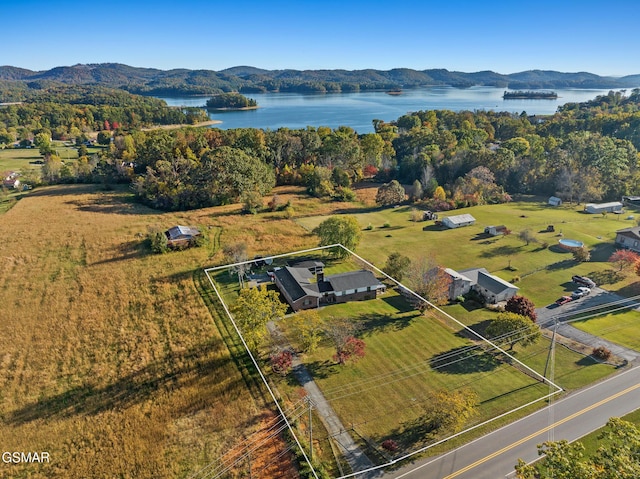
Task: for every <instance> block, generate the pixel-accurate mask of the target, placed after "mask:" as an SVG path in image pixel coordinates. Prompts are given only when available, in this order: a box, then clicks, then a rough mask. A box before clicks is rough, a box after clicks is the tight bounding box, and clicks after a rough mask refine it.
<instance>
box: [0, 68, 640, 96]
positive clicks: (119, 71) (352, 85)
mask: <svg viewBox="0 0 640 479" xmlns="http://www.w3.org/2000/svg"><path fill="white" fill-rule="evenodd" d="M0 81H3V82H20V83H25V84H27V85H29V86H30V87H31V88H33V87H35V88H41V87H43V86H45V87H46V86H48V85H49V84H57V83H65V84H97V85H102V86H108V87H114V88H123V89H126V90H129V91H130V92H132V93H141V94H154V95H163V94H164V95H169V94H187V95H188V94H194V95H195V94H202V95H209V94H214V93H220V92H228V91H240V92H242V93H258V92H309V93H318V92H341V91H342V92H347V91H360V90H372V89H391V88H417V87H424V86H453V87H463V88H464V87H471V86H475V85H478V86H494V87H499V88H511V89H516V90H519V89H541V88H546V89H550V88H599V89H603V88H604V89H606V88H611V89H615V88H635V87H638V86H640V74H638V75H629V76H625V77H619V78H614V77H602V76H598V75H595V74H592V73H586V72H580V73H561V72H556V71H543V70H530V71H526V72H520V73H513V74H509V75H505V74H501V73H495V72H492V71H481V72H475V73H464V72H452V71H449V70H445V69H430V70H412V69H409V68H395V69H392V70H384V71H383V70H373V69H367V70H304V71H301V70H264V69H260V68H254V67H250V66H238V67H233V68H228V69H226V70H221V71H217V72H216V71H212V70H188V69H174V70H158V69H154V68H137V67H132V66H128V65H123V64H119V63H100V64H88V65H80V64H79V65H73V66H68V67H56V68H53V69H51V70H47V71H31V70H27V69H24V68H18V67H13V66H0Z"/></svg>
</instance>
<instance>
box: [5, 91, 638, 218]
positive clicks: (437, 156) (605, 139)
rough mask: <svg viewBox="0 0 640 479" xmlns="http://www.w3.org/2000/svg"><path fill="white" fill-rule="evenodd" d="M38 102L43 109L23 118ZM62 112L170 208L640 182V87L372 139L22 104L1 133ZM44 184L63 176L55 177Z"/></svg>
mask: <svg viewBox="0 0 640 479" xmlns="http://www.w3.org/2000/svg"><path fill="white" fill-rule="evenodd" d="M58 105H59V107H58ZM83 105H84V104H83ZM20 108H23V109H20ZM25 108H26V110H25ZM30 108H42V111H41V112H40V113H39V114H38V115H34V116H31V115H28V114H27V115H26V116H24V118H25V121H23V120H21V114H22V113H25V112H28V110H29V109H30ZM65 108H69V109H75V110H74V111H76V110H77V111H80V112H83V113H82V114H83V115H88V114H89V113H91V115H93V123H94V124H95V123H96V121H97V123H98V126H100V122H102V126H103V133H104V135H103V136H106V143H105V144H107V146H108V148H106V149H105V150H104V152H103V154H102V155H101V157H100V158H99V163H102V164H103V165H104V167H105V168H104V170H105V172H108V173H109V175H111V177H112V180H113V181H123V182H131V183H132V184H133V185H134V190H135V192H136V194H137V196H138V198H140V199H141V200H142V201H144V202H145V203H147V204H149V205H151V206H153V207H156V208H161V209H173V210H175V209H191V208H198V207H203V206H212V205H217V204H223V203H227V202H231V201H237V200H239V199H242V196H243V195H244V196H246V195H251V194H253V195H256V194H265V193H267V192H268V191H269V189H270V188H271V187H273V186H274V185H287V184H292V185H302V186H304V187H306V189H307V191H308V192H309V194H311V195H314V196H318V197H325V198H335V199H338V200H352V199H354V194H353V191H352V190H351V185H352V184H353V182H355V181H359V180H362V179H370V180H373V181H379V182H380V183H388V182H391V181H392V180H396V181H397V182H398V183H400V184H404V185H412V186H413V187H412V188H411V191H412V199H413V200H415V201H426V202H427V203H428V204H429V206H430V207H432V208H433V209H435V210H446V209H452V208H458V207H463V206H469V205H474V204H482V203H491V202H500V201H508V200H509V199H510V195H513V194H537V195H557V196H560V197H561V198H563V199H564V200H566V201H569V202H578V203H579V202H583V201H597V200H611V199H618V198H620V197H621V196H622V195H627V194H637V192H638V190H639V188H638V186H639V185H640V172H639V171H638V150H637V148H638V147H639V146H640V133H639V132H640V90H633V92H632V94H631V95H630V96H626V95H624V94H622V93H621V92H615V93H614V92H611V93H610V94H609V95H605V96H602V97H598V98H596V99H594V100H593V101H591V102H587V103H585V104H569V105H565V106H564V107H563V108H561V109H560V110H559V111H558V112H557V113H556V114H554V115H548V116H529V115H526V114H525V113H522V114H520V115H517V114H511V113H504V112H503V113H496V112H493V111H488V112H485V111H479V112H469V111H462V112H458V113H456V112H453V111H449V110H431V111H419V112H415V113H410V114H407V115H403V116H401V117H400V118H398V119H397V120H396V121H392V122H384V121H382V120H373V125H374V130H375V131H374V133H365V134H358V133H357V132H356V131H354V130H353V129H352V128H349V127H339V128H336V129H330V128H328V127H318V128H315V127H307V128H305V129H297V130H292V129H288V128H280V129H277V130H261V129H252V128H240V129H232V130H220V129H215V128H212V129H183V130H175V131H152V132H142V131H139V130H136V129H135V128H133V129H132V127H128V125H130V124H131V122H130V121H128V119H127V117H124V118H122V119H123V121H124V123H122V124H120V123H117V126H118V128H116V129H115V130H114V128H113V127H114V126H116V125H114V123H113V121H111V123H110V126H111V130H106V131H105V129H104V126H105V124H104V121H105V120H106V118H105V117H104V116H99V117H98V120H96V116H95V115H94V114H93V113H92V110H91V108H89V107H86V106H83V107H80V106H78V105H72V104H57V103H47V104H42V105H31V104H29V105H20V106H15V105H14V106H11V107H8V108H7V107H5V108H3V109H0V115H1V116H0V118H3V120H2V122H1V123H0V135H2V134H3V132H4V133H5V134H6V132H7V125H8V124H7V122H6V119H7V117H9V118H11V120H10V121H11V123H9V124H10V125H11V126H9V128H14V129H16V128H20V127H24V125H25V124H27V125H31V126H34V125H33V124H32V123H29V122H33V121H35V119H34V118H35V117H36V116H37V118H38V120H37V121H38V122H39V125H40V126H42V124H43V122H45V124H51V121H50V120H46V119H47V118H49V117H51V116H52V115H56V114H58V113H61V112H64V111H65ZM99 108H101V109H103V110H101V111H105V110H104V109H106V108H114V109H118V108H121V110H122V113H123V114H127V115H129V117H131V115H133V116H134V118H137V115H136V114H135V108H122V107H116V106H114V107H111V106H106V105H104V104H102V105H100V107H99ZM158 108H159V110H158V111H166V110H163V109H162V105H158ZM84 112H87V113H84ZM45 113H46V114H45ZM65 118H66V119H65ZM78 118H82V115H80V116H73V115H71V116H68V117H65V116H64V115H60V118H58V119H57V120H56V122H57V123H54V124H61V125H66V128H67V129H69V130H70V129H71V128H74V127H75V128H77V129H78V130H79V129H80V128H78V126H76V125H77V124H76V123H75V121H76V120H77V119H78ZM103 118H105V120H103ZM111 118H113V117H111ZM106 121H109V120H106ZM14 125H16V126H14ZM80 126H82V124H80ZM94 126H95V125H94ZM0 138H2V137H1V136H0ZM45 161H46V159H45ZM85 176H86V175H85ZM102 177H103V178H104V175H102ZM46 180H47V181H48V182H55V181H56V178H55V175H53V176H51V175H50V177H49V178H47V179H46ZM77 180H78V181H83V179H82V178H81V177H80V176H78V177H77ZM394 201H395V200H394Z"/></svg>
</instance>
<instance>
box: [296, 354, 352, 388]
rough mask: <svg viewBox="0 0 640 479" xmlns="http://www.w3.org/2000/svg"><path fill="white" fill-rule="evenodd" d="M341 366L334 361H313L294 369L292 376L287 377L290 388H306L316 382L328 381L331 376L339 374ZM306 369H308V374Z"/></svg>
mask: <svg viewBox="0 0 640 479" xmlns="http://www.w3.org/2000/svg"><path fill="white" fill-rule="evenodd" d="M338 368H339V365H338V364H337V363H335V362H333V361H328V360H326V361H313V362H312V363H306V364H304V365H299V366H296V367H294V368H293V370H292V374H288V375H287V383H288V384H289V386H296V387H297V386H304V385H305V384H307V383H309V382H311V381H313V380H316V379H326V378H328V377H329V376H330V375H332V374H335V373H337V372H338ZM304 369H306V373H307V374H305V371H304Z"/></svg>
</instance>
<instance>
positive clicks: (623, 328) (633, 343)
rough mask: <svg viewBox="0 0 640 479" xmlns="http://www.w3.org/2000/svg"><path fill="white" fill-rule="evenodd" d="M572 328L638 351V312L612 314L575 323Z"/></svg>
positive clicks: (639, 319) (639, 326) (639, 346)
mask: <svg viewBox="0 0 640 479" xmlns="http://www.w3.org/2000/svg"><path fill="white" fill-rule="evenodd" d="M573 326H575V327H576V328H578V329H581V330H582V331H586V332H587V333H591V334H593V335H595V336H599V337H602V338H604V339H607V340H609V341H611V342H614V343H617V344H620V345H621V346H625V347H627V348H630V349H635V350H636V351H640V313H639V312H638V311H626V312H621V313H612V314H607V315H605V316H600V317H597V318H592V319H587V320H584V321H576V322H574V323H573Z"/></svg>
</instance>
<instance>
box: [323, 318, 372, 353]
mask: <svg viewBox="0 0 640 479" xmlns="http://www.w3.org/2000/svg"><path fill="white" fill-rule="evenodd" d="M356 331H357V327H356V324H355V323H354V322H353V321H351V320H349V319H347V318H331V319H329V321H327V322H326V323H325V330H324V332H325V334H326V335H327V336H328V337H329V338H331V340H332V341H333V344H334V346H335V348H336V354H335V355H334V356H333V359H334V361H336V362H337V363H339V364H344V363H345V362H346V361H347V360H349V359H351V356H353V355H355V356H354V359H355V360H356V361H357V360H358V359H359V358H360V357H361V356H358V355H359V354H362V355H363V356H364V342H363V341H361V340H356V341H353V340H354V339H357V338H355V336H354V334H355V333H356ZM347 343H349V344H347Z"/></svg>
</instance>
